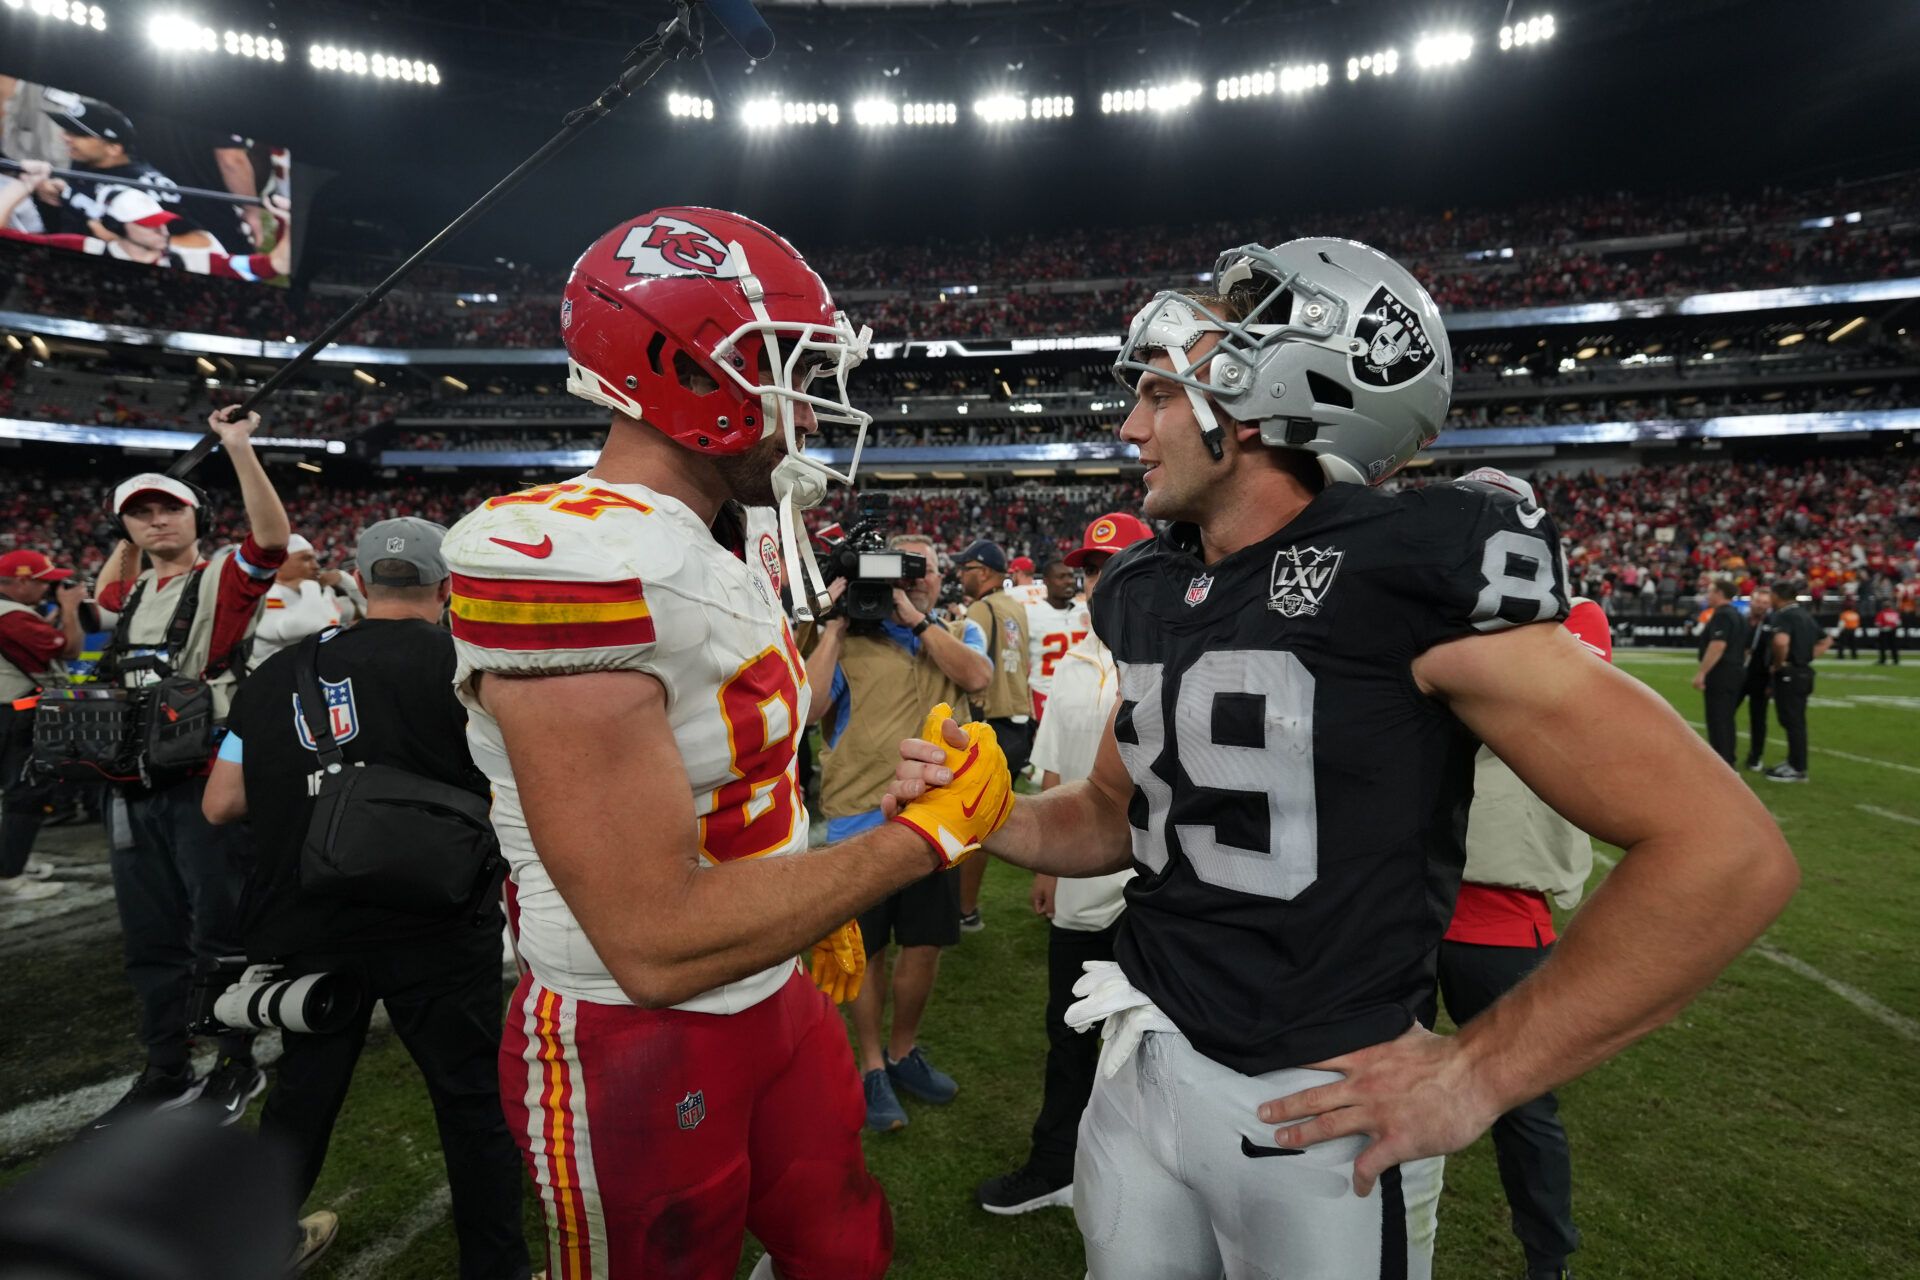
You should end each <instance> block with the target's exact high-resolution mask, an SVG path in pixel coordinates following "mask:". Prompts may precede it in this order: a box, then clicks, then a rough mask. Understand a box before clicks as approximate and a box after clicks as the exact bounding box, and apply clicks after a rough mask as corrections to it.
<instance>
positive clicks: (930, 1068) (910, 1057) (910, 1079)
mask: <svg viewBox="0 0 1920 1280" xmlns="http://www.w3.org/2000/svg"><path fill="white" fill-rule="evenodd" d="M886 1063H887V1078H888V1079H890V1080H892V1081H893V1083H894V1084H896V1085H898V1086H900V1087H901V1088H902V1089H905V1090H906V1091H907V1092H908V1093H910V1094H912V1095H913V1096H914V1097H916V1098H918V1099H920V1101H922V1102H952V1101H953V1096H954V1095H955V1094H956V1093H959V1092H960V1086H959V1085H957V1084H955V1083H954V1082H953V1077H952V1076H950V1075H948V1074H947V1073H946V1072H944V1071H941V1070H940V1069H939V1068H937V1067H935V1066H934V1065H933V1064H932V1063H931V1062H928V1061H927V1055H926V1054H925V1053H922V1052H921V1050H920V1046H919V1045H915V1046H913V1048H911V1049H909V1050H907V1056H906V1057H904V1058H902V1059H900V1061H898V1062H895V1061H894V1060H893V1059H892V1058H888V1059H887V1060H886Z"/></svg>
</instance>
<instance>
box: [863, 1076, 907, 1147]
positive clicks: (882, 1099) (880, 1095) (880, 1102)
mask: <svg viewBox="0 0 1920 1280" xmlns="http://www.w3.org/2000/svg"><path fill="white" fill-rule="evenodd" d="M860 1084H861V1086H862V1087H863V1088H864V1089H865V1090H866V1092H867V1128H869V1129H872V1130H873V1131H874V1132H875V1133H892V1132H893V1131H894V1130H895V1129H904V1128H906V1127H907V1111H906V1108H905V1107H902V1106H901V1105H900V1099H898V1098H896V1097H894V1096H893V1085H892V1084H891V1083H890V1082H889V1081H888V1080H887V1073H886V1072H884V1071H880V1070H877V1069H876V1070H873V1071H869V1072H867V1074H866V1075H864V1076H862V1077H861V1079H860Z"/></svg>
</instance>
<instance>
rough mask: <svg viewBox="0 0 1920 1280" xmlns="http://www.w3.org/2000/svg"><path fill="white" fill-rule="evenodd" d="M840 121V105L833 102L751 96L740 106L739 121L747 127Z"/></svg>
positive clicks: (762, 127)
mask: <svg viewBox="0 0 1920 1280" xmlns="http://www.w3.org/2000/svg"><path fill="white" fill-rule="evenodd" d="M823 120H824V121H825V122H826V123H828V124H839V123H840V107H839V104H838V103H833V102H787V101H784V100H782V99H780V98H751V99H749V100H748V101H746V102H745V103H743V104H741V107H740V123H741V124H743V125H745V126H746V127H747V128H749V129H773V128H777V127H779V126H781V125H801V124H819V123H820V122H821V121H823Z"/></svg>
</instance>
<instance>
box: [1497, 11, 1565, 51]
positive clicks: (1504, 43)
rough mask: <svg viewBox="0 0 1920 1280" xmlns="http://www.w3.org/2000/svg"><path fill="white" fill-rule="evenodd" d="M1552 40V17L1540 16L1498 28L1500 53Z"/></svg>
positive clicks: (1547, 15)
mask: <svg viewBox="0 0 1920 1280" xmlns="http://www.w3.org/2000/svg"><path fill="white" fill-rule="evenodd" d="M1551 39H1553V15H1552V14H1550V13H1543V14H1540V15H1539V16H1538V17H1533V18H1528V19H1527V20H1526V21H1525V22H1516V23H1514V24H1513V25H1512V26H1506V27H1502V28H1500V52H1502V53H1506V52H1508V51H1509V50H1512V49H1524V48H1526V47H1527V46H1528V45H1535V44H1542V43H1545V42H1546V41H1548V40H1551Z"/></svg>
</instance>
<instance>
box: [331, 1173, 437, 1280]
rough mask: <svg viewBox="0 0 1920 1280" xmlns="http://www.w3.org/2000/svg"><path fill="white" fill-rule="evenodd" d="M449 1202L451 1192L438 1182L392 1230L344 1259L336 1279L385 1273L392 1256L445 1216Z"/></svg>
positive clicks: (356, 1279)
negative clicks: (437, 1185) (430, 1192)
mask: <svg viewBox="0 0 1920 1280" xmlns="http://www.w3.org/2000/svg"><path fill="white" fill-rule="evenodd" d="M452 1205H453V1193H452V1192H451V1191H449V1190H448V1189H447V1187H446V1184H445V1183H442V1184H441V1185H440V1186H439V1187H437V1188H435V1189H434V1191H433V1193H432V1194H431V1195H429V1196H428V1197H427V1198H426V1199H425V1200H422V1201H421V1202H420V1203H419V1204H418V1205H416V1206H414V1210H413V1212H412V1213H409V1214H408V1215H407V1216H406V1217H405V1218H403V1219H401V1220H400V1222H399V1224H398V1225H397V1226H395V1227H394V1229H393V1230H392V1231H390V1232H388V1233H387V1234H386V1235H384V1236H382V1237H381V1238H380V1239H378V1240H376V1241H374V1242H373V1243H372V1244H370V1245H368V1246H367V1247H366V1248H364V1249H362V1250H360V1251H359V1252H358V1253H356V1254H354V1255H353V1256H352V1257H350V1258H348V1259H347V1260H346V1261H345V1262H344V1263H343V1264H342V1265H341V1266H340V1268H339V1269H338V1270H336V1271H335V1272H334V1275H335V1276H337V1277H339V1280H370V1278H371V1277H374V1276H382V1275H385V1274H386V1272H387V1268H388V1267H389V1266H390V1265H391V1264H392V1263H393V1261H394V1259H396V1258H398V1257H399V1256H400V1255H401V1254H403V1253H405V1252H406V1251H407V1246H408V1245H410V1244H412V1243H413V1242H414V1241H415V1240H417V1239H419V1238H420V1236H421V1235H423V1234H424V1233H426V1232H428V1231H431V1230H432V1229H433V1228H434V1227H435V1226H437V1225H439V1223H440V1222H441V1221H442V1220H443V1219H444V1218H446V1216H447V1211H448V1210H449V1209H450V1208H451V1207H452Z"/></svg>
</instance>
